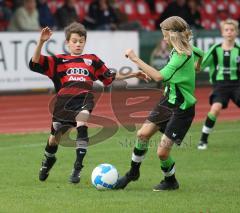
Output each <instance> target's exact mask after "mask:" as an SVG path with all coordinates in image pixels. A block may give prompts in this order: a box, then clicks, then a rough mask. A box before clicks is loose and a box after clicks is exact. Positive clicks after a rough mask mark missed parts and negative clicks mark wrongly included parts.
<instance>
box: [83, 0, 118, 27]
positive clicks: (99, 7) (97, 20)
mask: <svg viewBox="0 0 240 213" xmlns="http://www.w3.org/2000/svg"><path fill="white" fill-rule="evenodd" d="M85 20H86V21H87V22H88V23H87V26H88V28H90V29H96V30H116V29H117V23H118V20H117V15H116V14H115V11H114V9H113V8H112V6H111V5H110V3H109V1H108V0H95V1H93V2H92V3H91V4H90V6H89V12H88V17H87V18H86V19H85Z"/></svg>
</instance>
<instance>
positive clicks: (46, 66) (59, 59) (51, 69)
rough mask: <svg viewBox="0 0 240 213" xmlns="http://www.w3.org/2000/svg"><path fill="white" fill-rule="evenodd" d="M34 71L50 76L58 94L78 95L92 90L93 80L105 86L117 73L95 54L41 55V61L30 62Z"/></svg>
mask: <svg viewBox="0 0 240 213" xmlns="http://www.w3.org/2000/svg"><path fill="white" fill-rule="evenodd" d="M29 67H30V69H31V70H32V71H34V72H37V73H41V74H43V75H46V76H48V77H49V78H50V79H51V80H52V81H53V83H54V86H55V89H56V92H57V93H58V95H77V94H81V93H85V92H89V91H91V90H92V87H93V82H94V81H96V80H100V81H101V82H103V84H104V85H105V86H107V85H109V84H111V83H112V81H113V80H114V78H115V73H113V72H112V71H111V70H109V69H108V68H107V67H106V66H105V64H104V62H103V61H101V60H100V59H99V58H98V57H97V56H96V55H94V54H83V55H79V56H71V55H66V54H60V55H54V56H44V55H41V56H40V60H39V63H34V62H32V60H31V61H30V63H29Z"/></svg>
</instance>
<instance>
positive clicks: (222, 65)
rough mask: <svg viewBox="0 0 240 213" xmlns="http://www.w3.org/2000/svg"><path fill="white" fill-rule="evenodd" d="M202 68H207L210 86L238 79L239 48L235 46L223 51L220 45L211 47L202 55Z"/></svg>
mask: <svg viewBox="0 0 240 213" xmlns="http://www.w3.org/2000/svg"><path fill="white" fill-rule="evenodd" d="M201 67H202V68H205V67H209V69H210V70H209V78H210V82H211V83H212V84H214V83H217V82H223V81H236V80H239V79H240V46H239V45H237V44H235V45H234V47H233V48H232V49H231V50H227V51H226V50H223V48H222V44H215V45H213V46H212V47H211V48H210V49H209V50H208V51H207V52H206V54H205V55H204V58H203V61H202V65H201Z"/></svg>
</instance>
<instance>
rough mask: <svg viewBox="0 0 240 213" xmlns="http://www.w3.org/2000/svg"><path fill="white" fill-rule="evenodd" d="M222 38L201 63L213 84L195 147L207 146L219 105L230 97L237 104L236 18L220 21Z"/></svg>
mask: <svg viewBox="0 0 240 213" xmlns="http://www.w3.org/2000/svg"><path fill="white" fill-rule="evenodd" d="M220 26H221V33H222V37H223V42H222V43H220V44H215V45H213V46H212V47H211V48H210V49H209V50H208V52H207V53H206V54H205V55H204V58H203V62H202V65H201V67H202V68H205V67H209V68H210V72H209V77H210V83H211V84H212V86H213V91H212V94H211V96H210V98H209V102H210V104H211V109H210V112H209V113H208V115H207V118H206V121H205V123H204V125H203V128H202V136H201V139H200V143H199V144H198V149H200V150H204V149H207V144H208V136H209V134H210V132H211V131H212V129H213V127H214V124H215V122H216V119H217V117H218V115H219V113H220V111H221V110H222V109H225V108H227V106H228V102H229V100H230V99H231V100H232V101H233V102H234V103H235V104H236V105H237V106H238V107H239V106H240V81H239V79H240V46H239V45H238V44H236V42H235V40H236V37H237V35H238V22H237V21H235V20H232V19H227V20H225V21H222V22H221V24H220Z"/></svg>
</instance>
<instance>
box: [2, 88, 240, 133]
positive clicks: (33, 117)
mask: <svg viewBox="0 0 240 213" xmlns="http://www.w3.org/2000/svg"><path fill="white" fill-rule="evenodd" d="M210 91H211V89H210V88H198V89H197V90H196V97H197V100H198V103H197V105H196V116H195V121H203V120H204V119H205V116H206V114H207V112H208V111H209V104H208V96H209V94H210ZM144 93H145V94H144ZM97 96H99V93H98V94H97ZM147 96H149V97H150V98H149V99H147V100H146V97H147ZM52 98H53V96H52V95H17V96H0V133H28V132H42V131H45V132H46V131H49V129H50V122H51V113H50V112H49V110H48V104H49V103H50V100H51V99H52ZM158 99H159V91H158V90H154V89H153V90H151V89H150V90H142V91H136V90H134V91H129V90H128V91H115V92H113V93H103V94H101V95H100V98H99V99H98V100H97V101H96V102H97V103H96V107H95V109H94V111H93V113H92V118H91V120H90V123H91V124H90V125H100V126H102V125H109V126H111V125H114V124H118V125H120V124H122V125H127V124H134V123H141V122H143V121H144V120H145V116H146V115H147V113H148V112H149V110H151V108H152V107H153V106H154V105H155V104H156V102H157V101H158ZM111 100H112V103H111ZM113 111H115V113H113ZM129 114H131V115H129ZM134 116H138V118H136V117H134ZM239 119H240V115H239V109H238V108H237V107H236V106H235V105H234V104H233V103H230V104H229V107H228V109H227V110H223V111H222V113H221V115H220V117H219V120H239Z"/></svg>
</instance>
